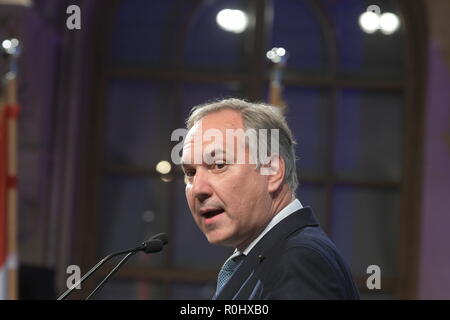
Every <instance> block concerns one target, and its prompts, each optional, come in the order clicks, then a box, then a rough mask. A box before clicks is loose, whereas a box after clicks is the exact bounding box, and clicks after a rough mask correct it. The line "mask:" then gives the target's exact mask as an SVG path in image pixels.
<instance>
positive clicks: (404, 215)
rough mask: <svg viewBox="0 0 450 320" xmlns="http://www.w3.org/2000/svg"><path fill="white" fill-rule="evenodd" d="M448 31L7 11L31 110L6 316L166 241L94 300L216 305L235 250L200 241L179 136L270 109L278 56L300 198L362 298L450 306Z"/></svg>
mask: <svg viewBox="0 0 450 320" xmlns="http://www.w3.org/2000/svg"><path fill="white" fill-rule="evenodd" d="M70 5H77V6H78V8H80V12H79V13H80V15H79V16H80V20H79V21H78V22H80V24H79V25H78V26H77V20H76V19H75V18H74V16H73V14H76V10H75V11H71V10H69V13H68V7H69V6H70ZM371 5H376V6H377V7H378V8H379V9H380V12H377V9H375V11H374V12H372V14H367V12H368V7H369V6H371ZM373 8H374V7H372V9H373ZM225 9H232V10H240V11H222V10H225ZM219 13H221V15H219ZM449 14H450V1H446V0H433V1H425V0H376V1H375V0H370V1H366V0H227V1H223V0H183V1H181V0H165V1H148V0H78V1H76V0H71V1H66V0H34V1H32V0H15V1H14V0H1V1H0V42H2V50H3V51H2V56H1V58H0V66H1V67H0V69H1V72H2V74H1V76H2V77H3V76H5V75H6V74H7V72H8V71H13V73H14V72H15V74H16V75H17V78H16V79H17V83H18V85H17V90H16V91H15V92H17V99H16V100H17V101H15V102H14V101H13V102H10V103H9V105H8V103H7V102H4V103H6V104H5V105H7V106H9V108H10V110H13V112H9V113H8V112H6V114H11V113H12V114H16V115H17V112H14V110H15V111H17V108H15V109H14V106H16V107H17V105H18V106H19V107H20V113H19V116H18V118H16V117H14V116H7V117H6V118H7V120H6V121H14V120H15V119H17V121H18V122H17V133H18V139H16V141H15V142H14V141H12V142H11V143H13V144H14V143H16V145H17V150H18V155H17V159H16V161H17V173H16V176H17V178H18V179H17V183H10V180H11V179H9V180H8V181H9V182H8V183H6V189H8V188H9V190H10V192H13V193H14V192H16V194H17V195H18V197H17V199H18V200H17V201H16V202H17V205H18V206H17V210H16V209H13V210H12V211H11V210H10V209H6V211H5V209H4V208H3V207H2V208H3V209H2V210H3V211H4V212H3V215H2V216H0V218H1V219H3V220H2V221H3V222H2V221H0V238H3V240H2V242H0V267H1V268H2V271H1V272H2V273H5V272H10V273H11V272H12V274H13V277H12V278H10V280H11V279H14V277H15V278H16V279H17V288H18V290H16V292H14V289H11V286H12V285H13V284H14V281H13V282H11V281H10V282H9V283H8V282H7V281H6V279H7V277H5V276H4V274H3V275H0V285H1V286H0V291H3V293H2V295H3V298H8V294H13V296H9V298H21V299H54V298H56V297H57V296H58V295H59V294H60V293H62V292H63V291H65V290H66V289H67V287H66V280H67V277H68V276H69V275H68V274H67V273H66V271H67V267H68V266H69V265H78V266H80V267H81V271H82V273H83V274H84V273H85V272H86V271H87V270H88V269H89V268H90V267H91V266H93V265H94V264H95V263H96V262H97V261H98V260H99V259H101V258H102V257H104V256H105V255H107V254H108V253H110V252H112V251H116V250H121V249H124V248H128V247H133V246H135V245H137V244H139V243H141V242H142V241H143V240H145V239H146V238H148V237H149V236H150V235H153V234H155V233H159V232H167V233H168V234H169V236H170V242H169V245H168V246H167V247H166V249H165V250H164V251H163V252H161V253H159V254H155V255H151V256H144V255H137V256H135V257H134V258H133V259H132V260H130V261H129V263H128V264H127V265H125V266H124V267H123V268H122V270H121V271H120V272H119V273H118V274H117V275H116V276H115V277H114V278H113V280H111V281H110V282H109V283H108V284H107V285H106V286H105V287H104V288H103V290H102V291H101V292H99V293H98V294H97V295H96V296H95V298H96V299H209V298H210V297H211V296H212V294H213V292H214V290H215V282H216V276H217V272H218V270H219V269H220V267H221V265H222V263H223V262H224V260H225V259H226V258H227V257H228V255H229V254H230V253H231V251H230V250H231V249H227V248H222V247H218V246H213V245H210V244H208V242H207V241H206V239H205V237H204V236H203V235H202V234H201V232H200V231H199V230H198V228H197V227H196V225H195V224H194V222H193V220H192V217H191V214H190V212H189V209H188V207H187V204H186V201H185V196H184V182H183V175H182V172H181V170H180V169H179V168H177V167H176V166H174V165H173V164H171V163H170V154H171V149H172V147H173V146H174V145H175V144H176V143H178V141H175V142H173V141H171V139H170V136H171V133H172V131H173V130H174V129H176V128H183V127H184V120H185V119H186V117H187V116H188V113H189V110H190V109H191V107H193V106H194V105H196V104H199V103H204V102H206V101H212V100H215V99H219V98H226V97H239V98H245V99H248V100H250V101H266V102H267V101H270V100H271V99H272V98H273V97H272V96H271V92H272V91H271V90H272V89H273V84H274V82H273V81H272V80H271V79H273V72H274V71H273V70H279V69H277V68H276V66H277V65H279V64H277V62H279V61H277V60H276V59H275V63H274V62H273V61H271V60H270V59H268V58H273V56H274V55H273V52H278V53H279V54H280V53H283V50H281V51H280V50H278V51H277V50H275V51H273V50H271V49H272V48H283V49H284V50H285V52H286V54H285V56H286V57H287V54H288V59H287V62H286V64H285V68H284V69H283V70H284V72H283V73H282V81H281V83H280V82H278V83H277V84H278V88H279V89H280V88H281V89H282V96H281V98H282V100H284V102H285V104H286V111H285V112H286V117H287V120H288V122H289V124H290V126H291V128H292V129H293V131H294V133H295V136H296V138H297V140H298V146H297V156H298V158H299V160H298V163H297V165H298V175H299V181H300V187H299V189H298V191H297V195H298V198H299V199H300V201H301V202H302V203H303V205H309V206H311V207H312V208H313V210H314V212H315V214H316V215H317V216H318V217H319V219H320V221H321V224H322V226H323V228H324V229H325V230H326V232H327V233H328V234H329V235H330V237H331V238H332V239H333V240H334V241H335V243H336V245H337V247H338V248H339V250H340V252H341V253H342V254H343V255H344V257H345V258H346V260H347V261H348V262H349V264H350V265H351V268H352V272H353V275H354V277H355V279H357V282H358V285H359V288H360V291H361V294H362V298H364V299H450V273H449V272H448V270H450V251H449V246H450V233H449V232H448V225H450V214H449V208H450V94H449V91H450V37H449V33H448V31H449V30H450V20H448V15H449ZM74 19H75V20H74ZM73 26H75V29H73V28H72V29H71V28H69V27H73ZM76 27H80V28H79V29H77V28H76ZM8 41H9V42H8ZM16 45H19V46H17V48H18V49H19V48H20V50H16V51H15V52H11V50H12V49H13V47H16ZM19 51H20V52H19ZM268 52H272V54H270V53H268ZM19 54H20V55H19ZM15 57H17V59H15ZM272 60H274V59H272ZM278 75H280V73H278ZM10 80H11V79H8V77H6V76H5V78H4V79H3V85H2V91H1V95H2V96H7V95H8V92H9V94H11V90H12V92H14V90H15V89H14V86H12V87H11V82H10ZM280 85H281V86H282V87H280ZM8 86H9V87H8ZM8 88H9V89H8ZM11 88H12V89H11ZM8 90H9V91H8ZM279 92H281V90H280V91H279ZM272 93H273V92H272ZM5 101H6V100H5ZM11 106H12V107H11ZM8 119H9V120H8ZM2 141H3V140H2ZM8 141H10V140H8ZM2 154H3V153H2ZM2 177H3V176H1V177H0V179H2ZM9 178H11V177H9ZM13 178H14V177H13ZM3 179H4V177H3ZM13 180H14V179H13ZM14 181H15V180H14ZM11 190H16V191H11ZM1 199H2V198H1ZM1 199H0V201H1ZM2 206H3V204H2ZM8 208H9V207H8ZM14 215H15V216H16V218H17V223H16V222H14V223H9V224H8V223H5V221H6V220H7V217H9V219H10V220H9V221H11V219H13V220H14V217H13V218H11V216H14ZM1 227H3V229H2V228H1ZM14 230H16V231H17V233H16V234H15V233H14ZM11 234H13V236H12V237H11V236H9V237H8V235H11ZM14 234H15V236H14ZM5 239H9V240H6V241H5ZM14 241H15V243H16V246H11V243H13V242H14ZM2 246H3V249H2ZM8 248H9V251H8ZM2 254H3V257H2ZM370 265H378V266H379V267H380V268H381V289H380V290H369V289H368V288H367V286H366V279H367V278H368V276H369V275H368V274H367V267H368V266H370ZM108 267H109V266H108ZM108 267H107V268H106V269H102V270H100V272H98V273H96V275H95V276H94V278H93V279H92V280H90V281H88V282H87V283H86V284H85V285H83V290H82V291H81V292H80V291H77V292H76V294H75V295H74V298H81V297H84V296H86V295H87V293H88V292H89V291H90V290H92V289H93V288H94V287H95V285H96V283H97V282H98V281H99V280H101V279H102V278H103V277H104V276H105V275H106V274H107V270H108ZM14 294H15V297H14Z"/></svg>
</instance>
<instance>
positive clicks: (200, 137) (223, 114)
mask: <svg viewBox="0 0 450 320" xmlns="http://www.w3.org/2000/svg"><path fill="white" fill-rule="evenodd" d="M230 129H231V130H236V129H244V125H243V121H242V116H241V114H240V113H239V112H238V111H235V110H230V109H223V110H220V111H217V112H213V113H210V114H208V115H206V116H204V117H203V118H201V119H200V120H199V121H197V122H196V123H195V124H194V126H193V127H192V128H191V129H190V130H189V132H188V134H187V136H186V138H185V140H184V145H183V158H184V157H186V156H187V155H188V154H189V153H191V152H192V149H193V148H194V145H195V144H196V143H197V144H198V142H201V143H200V144H201V146H196V151H201V152H205V151H208V150H209V149H211V150H212V149H223V150H226V149H228V147H231V146H232V145H234V143H235V141H228V140H227V139H226V135H227V131H228V130H230ZM219 134H220V136H221V139H217V138H216V136H217V135H219ZM211 136H212V137H213V138H211ZM233 140H235V139H233ZM239 144H240V143H239ZM198 148H200V149H198Z"/></svg>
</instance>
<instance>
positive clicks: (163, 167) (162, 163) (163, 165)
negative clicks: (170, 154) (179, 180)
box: [156, 160, 172, 174]
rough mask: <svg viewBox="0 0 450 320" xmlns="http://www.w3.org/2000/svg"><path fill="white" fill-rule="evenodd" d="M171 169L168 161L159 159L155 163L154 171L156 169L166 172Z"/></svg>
mask: <svg viewBox="0 0 450 320" xmlns="http://www.w3.org/2000/svg"><path fill="white" fill-rule="evenodd" d="M171 170H172V166H171V165H170V162H168V161H165V160H164V161H160V162H159V163H158V164H157V165H156V171H158V172H159V173H161V174H168V173H169V172H170V171H171Z"/></svg>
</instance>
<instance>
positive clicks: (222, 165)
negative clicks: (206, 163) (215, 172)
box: [214, 161, 226, 169]
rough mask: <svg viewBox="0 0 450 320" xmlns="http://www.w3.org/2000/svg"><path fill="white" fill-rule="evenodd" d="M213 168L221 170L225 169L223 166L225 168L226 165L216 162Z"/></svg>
mask: <svg viewBox="0 0 450 320" xmlns="http://www.w3.org/2000/svg"><path fill="white" fill-rule="evenodd" d="M214 166H215V167H216V168H217V169H223V168H225V166H226V163H225V162H222V161H221V162H216V163H215V164H214Z"/></svg>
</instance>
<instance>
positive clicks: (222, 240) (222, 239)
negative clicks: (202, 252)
mask: <svg viewBox="0 0 450 320" xmlns="http://www.w3.org/2000/svg"><path fill="white" fill-rule="evenodd" d="M213 233H214V232H210V233H207V234H206V239H207V240H208V242H209V243H211V244H215V245H218V246H224V247H234V245H233V244H232V241H231V240H230V239H229V237H227V236H224V235H215V234H213Z"/></svg>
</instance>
